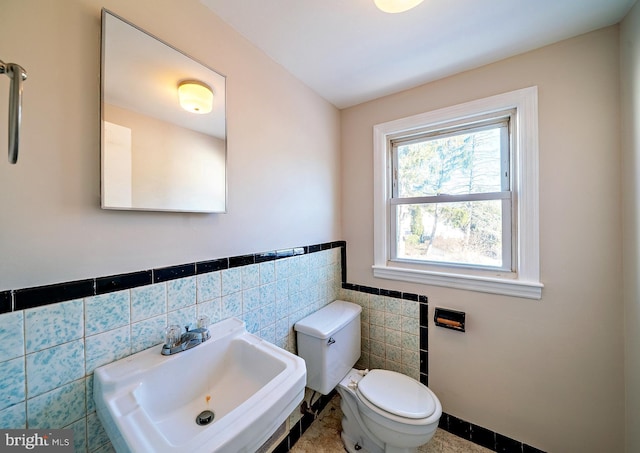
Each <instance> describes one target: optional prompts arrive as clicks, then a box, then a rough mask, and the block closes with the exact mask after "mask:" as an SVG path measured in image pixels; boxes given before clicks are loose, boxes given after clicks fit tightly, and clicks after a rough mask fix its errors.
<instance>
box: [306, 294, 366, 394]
mask: <svg viewBox="0 0 640 453" xmlns="http://www.w3.org/2000/svg"><path fill="white" fill-rule="evenodd" d="M361 311H362V308H361V307H360V306H359V305H357V304H354V303H351V302H346V301H344V300H336V301H333V302H331V303H330V304H329V305H327V306H325V307H323V308H321V309H320V310H318V311H316V312H315V313H312V314H311V315H309V316H307V317H306V318H303V319H301V320H300V321H298V322H297V323H296V324H295V327H294V328H295V330H296V335H297V340H298V355H299V356H300V357H302V358H303V359H304V360H305V362H306V365H307V387H309V388H310V389H312V390H316V391H318V392H320V393H322V394H323V395H327V394H328V393H329V392H331V390H333V389H334V388H335V387H336V386H337V385H338V383H339V382H340V381H341V380H342V379H343V378H344V377H345V376H346V375H347V373H348V372H349V371H350V370H351V368H353V366H354V365H355V364H356V362H357V361H358V359H359V358H360V312H361Z"/></svg>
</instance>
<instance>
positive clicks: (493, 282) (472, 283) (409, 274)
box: [372, 265, 544, 299]
mask: <svg viewBox="0 0 640 453" xmlns="http://www.w3.org/2000/svg"><path fill="white" fill-rule="evenodd" d="M372 267H373V276H374V277H377V278H386V279H389V280H401V281H405V282H411V283H420V284H423V285H434V286H445V287H447V288H455V289H464V290H469V291H479V292H483V293H491V294H501V295H504V296H514V297H522V298H525V299H540V298H542V288H543V286H544V285H543V284H542V283H540V282H534V281H522V280H516V279H506V278H495V277H480V276H476V275H464V274H453V273H445V272H433V271H424V270H417V269H407V268H397V267H389V266H375V265H374V266H372Z"/></svg>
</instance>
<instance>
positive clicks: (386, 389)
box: [358, 370, 436, 421]
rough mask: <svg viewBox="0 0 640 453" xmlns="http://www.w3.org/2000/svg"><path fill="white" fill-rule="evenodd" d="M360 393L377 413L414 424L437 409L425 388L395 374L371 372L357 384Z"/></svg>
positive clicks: (384, 371) (401, 375)
mask: <svg viewBox="0 0 640 453" xmlns="http://www.w3.org/2000/svg"><path fill="white" fill-rule="evenodd" d="M358 393H359V394H360V396H361V397H364V398H363V402H369V403H370V405H372V406H374V407H371V408H372V409H374V410H375V408H379V409H382V410H383V411H385V412H388V413H390V414H393V415H396V416H398V417H403V418H408V419H412V420H415V421H417V419H424V418H427V417H429V416H431V415H432V414H433V413H434V411H435V409H436V404H435V401H434V400H433V397H432V396H431V392H430V391H429V389H428V388H427V387H426V386H424V385H423V384H421V383H420V382H418V381H416V380H415V379H412V378H410V377H409V376H405V375H404V374H401V373H396V372H395V371H388V370H371V371H370V372H369V373H367V375H366V376H364V377H363V378H362V379H361V380H360V382H358ZM368 406H369V405H368Z"/></svg>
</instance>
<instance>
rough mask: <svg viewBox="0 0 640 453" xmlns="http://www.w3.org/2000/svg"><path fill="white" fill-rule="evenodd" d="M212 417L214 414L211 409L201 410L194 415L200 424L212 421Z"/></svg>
mask: <svg viewBox="0 0 640 453" xmlns="http://www.w3.org/2000/svg"><path fill="white" fill-rule="evenodd" d="M213 417H215V415H214V413H213V412H212V411H209V410H206V411H202V412H200V413H199V414H198V416H197V417H196V423H197V424H198V425H200V426H203V425H208V424H209V423H211V422H212V421H213Z"/></svg>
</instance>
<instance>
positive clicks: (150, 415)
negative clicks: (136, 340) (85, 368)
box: [93, 318, 307, 453]
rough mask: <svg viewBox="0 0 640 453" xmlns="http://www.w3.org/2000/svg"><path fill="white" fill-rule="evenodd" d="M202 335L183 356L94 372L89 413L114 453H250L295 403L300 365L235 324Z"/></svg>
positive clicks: (132, 359)
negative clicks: (93, 413) (92, 406)
mask: <svg viewBox="0 0 640 453" xmlns="http://www.w3.org/2000/svg"><path fill="white" fill-rule="evenodd" d="M209 330H210V333H211V338H210V339H209V340H208V341H206V342H204V343H202V344H200V345H198V346H196V347H195V348H193V349H190V350H188V351H184V352H180V353H178V354H175V355H171V356H163V355H161V353H160V351H161V349H162V346H161V345H158V346H155V347H153V348H150V349H147V350H145V351H142V352H139V353H137V354H134V355H131V356H129V357H127V358H124V359H121V360H118V361H117V362H113V363H110V364H108V365H105V366H102V367H100V368H97V369H96V370H95V374H94V384H93V395H94V400H95V403H96V410H97V413H98V417H99V418H100V420H101V421H102V424H103V426H104V428H105V431H106V432H107V435H108V436H109V439H110V440H111V443H112V444H113V446H114V448H115V449H116V451H117V452H118V453H124V452H141V453H142V452H144V453H149V452H158V453H159V452H181V453H182V452H186V451H189V452H203V453H205V452H206V453H212V452H230V453H239V452H254V451H256V450H257V449H258V448H259V447H260V446H261V445H262V444H263V443H264V442H265V441H266V440H267V439H268V438H269V437H270V436H271V435H272V434H273V433H274V432H275V431H276V429H277V428H278V427H279V426H280V425H281V424H282V423H283V422H284V421H285V420H286V419H287V418H288V416H289V415H290V414H291V413H292V412H293V411H294V410H295V409H296V408H297V407H298V406H299V404H300V403H301V402H302V399H303V398H304V387H305V384H306V374H307V372H306V367H305V363H304V360H302V359H301V358H300V357H298V356H295V355H293V354H291V353H289V352H287V351H285V350H283V349H281V348H278V347H277V346H274V345H273V344H271V343H269V342H267V341H264V340H262V339H260V338H259V337H257V336H255V335H252V334H250V333H248V332H247V331H246V328H245V325H244V322H243V321H241V320H239V319H236V318H230V319H226V320H224V321H221V322H219V323H216V324H213V325H211V326H210V327H209ZM207 411H211V412H213V418H212V417H211V414H210V412H207ZM196 421H198V422H200V423H204V424H202V425H201V424H198V423H196Z"/></svg>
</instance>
